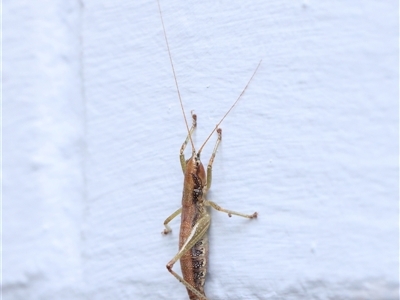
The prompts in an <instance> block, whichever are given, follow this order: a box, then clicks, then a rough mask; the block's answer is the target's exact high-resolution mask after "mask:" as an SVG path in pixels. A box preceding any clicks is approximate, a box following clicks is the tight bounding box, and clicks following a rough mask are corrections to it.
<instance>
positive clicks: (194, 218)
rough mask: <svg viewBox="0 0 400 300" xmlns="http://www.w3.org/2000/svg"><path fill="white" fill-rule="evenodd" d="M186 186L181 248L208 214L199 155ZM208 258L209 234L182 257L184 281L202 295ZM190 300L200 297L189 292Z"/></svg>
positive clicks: (189, 165) (190, 163)
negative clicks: (194, 228)
mask: <svg viewBox="0 0 400 300" xmlns="http://www.w3.org/2000/svg"><path fill="white" fill-rule="evenodd" d="M184 176H185V180H184V182H185V184H184V186H183V195H182V213H181V228H180V233H179V248H180V249H181V248H182V246H183V245H184V243H185V242H186V240H187V238H188V236H190V233H191V231H192V229H193V227H194V226H195V225H196V223H198V221H199V219H200V217H201V216H204V215H205V214H208V213H207V211H206V207H205V205H204V198H203V197H205V194H206V192H207V190H206V187H205V186H204V184H203V183H205V182H207V177H206V172H205V171H204V167H203V164H202V163H201V161H200V159H199V158H198V157H197V155H192V157H191V158H190V159H188V160H187V161H186V171H185V174H184ZM207 259H208V235H207V232H206V233H205V234H204V235H203V237H202V238H200V239H199V240H198V241H197V243H196V244H195V245H194V246H193V247H192V248H191V249H190V250H189V251H187V252H186V253H185V254H183V255H182V257H181V258H180V264H181V270H182V276H183V278H184V279H185V280H186V281H187V282H188V283H189V284H191V285H192V286H193V287H195V288H196V289H197V290H198V291H199V292H200V293H201V294H202V295H204V296H205V293H204V283H205V277H206V272H207ZM187 291H188V294H189V298H190V299H198V297H197V296H196V295H195V294H194V293H193V292H192V291H191V290H190V289H187Z"/></svg>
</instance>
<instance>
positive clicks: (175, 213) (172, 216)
mask: <svg viewBox="0 0 400 300" xmlns="http://www.w3.org/2000/svg"><path fill="white" fill-rule="evenodd" d="M181 212H182V207H181V208H179V209H178V210H177V211H175V212H174V213H173V214H172V215H170V216H169V217H168V218H166V219H165V221H164V226H165V229H164V231H163V232H161V233H164V234H168V233H170V232H171V231H172V229H171V227H169V226H168V223H169V222H171V221H172V219H173V218H175V217H176V216H177V215H179V214H180V213H181Z"/></svg>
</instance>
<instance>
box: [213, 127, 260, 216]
mask: <svg viewBox="0 0 400 300" xmlns="http://www.w3.org/2000/svg"><path fill="white" fill-rule="evenodd" d="M217 133H218V139H217V142H216V143H215V147H214V151H213V153H212V154H211V158H210V161H209V162H208V166H207V190H208V189H210V187H211V182H212V164H213V163H214V158H215V155H216V153H217V150H218V146H219V144H220V142H221V140H222V129H221V128H218V129H217ZM205 205H207V206H211V207H212V208H214V209H216V210H218V211H221V212H224V213H227V214H228V216H229V217H232V215H236V216H240V217H244V218H249V219H252V218H256V217H257V212H255V213H253V214H252V215H247V214H242V213H239V212H235V211H233V210H228V209H225V208H222V207H221V206H219V205H218V204H216V203H215V202H212V201H210V200H206V201H205Z"/></svg>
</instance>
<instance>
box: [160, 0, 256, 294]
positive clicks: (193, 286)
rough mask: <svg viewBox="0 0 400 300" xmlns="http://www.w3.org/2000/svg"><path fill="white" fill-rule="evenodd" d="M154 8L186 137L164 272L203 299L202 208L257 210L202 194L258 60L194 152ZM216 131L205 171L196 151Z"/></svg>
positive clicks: (206, 219) (204, 237)
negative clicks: (174, 244) (225, 124)
mask: <svg viewBox="0 0 400 300" xmlns="http://www.w3.org/2000/svg"><path fill="white" fill-rule="evenodd" d="M158 8H159V12H160V17H161V23H162V26H163V30H164V37H165V42H166V45H167V48H168V54H169V59H170V63H171V68H172V71H173V73H174V80H175V85H176V90H177V93H178V97H179V101H180V104H181V109H182V113H183V117H184V120H185V125H186V129H187V132H188V135H187V137H186V140H185V141H184V143H183V145H182V147H181V150H180V162H181V167H182V171H183V174H184V181H183V195H182V206H181V207H180V208H179V209H178V210H176V211H175V212H174V213H173V214H171V215H170V216H169V217H168V218H167V219H166V220H165V221H164V226H165V229H164V231H163V233H164V234H168V233H169V232H171V228H170V227H169V225H168V223H169V222H170V221H171V220H172V219H174V218H175V217H176V216H177V215H179V214H182V216H181V228H180V233H179V251H178V253H177V254H176V255H175V256H174V257H173V258H172V259H171V260H170V261H169V262H168V264H167V266H166V267H167V269H168V271H169V272H170V273H171V274H172V275H173V276H174V277H175V278H176V279H178V280H179V281H180V282H181V283H182V284H183V285H184V286H185V287H186V289H187V292H188V295H189V298H190V299H191V300H204V299H205V300H207V298H206V296H205V293H204V283H205V278H206V272H207V261H208V237H207V230H208V228H209V226H210V222H211V217H210V215H209V214H208V212H207V209H206V207H207V206H211V207H212V208H214V209H216V210H218V211H221V212H225V213H227V214H228V216H229V217H231V216H232V215H237V216H241V217H244V218H249V219H252V218H256V217H257V213H256V212H255V213H253V214H251V215H247V214H242V213H239V212H235V211H231V210H227V209H224V208H222V207H220V206H219V205H217V204H216V203H214V202H212V201H210V200H207V199H206V194H207V191H208V190H209V189H210V187H211V178H212V164H213V162H214V158H215V154H216V153H217V149H218V145H219V143H220V142H221V139H222V130H221V129H220V128H219V125H220V124H221V123H222V121H223V120H224V119H225V117H226V116H227V115H228V114H229V112H230V111H231V110H232V109H233V107H234V106H235V105H236V103H237V102H238V101H239V99H240V98H241V96H242V95H243V93H244V92H245V90H246V89H247V87H248V85H249V83H250V82H251V80H252V79H253V77H254V75H255V73H256V72H257V70H258V68H259V66H260V64H261V61H260V62H259V64H258V66H257V68H256V69H255V71H254V72H253V75H252V76H251V78H250V80H249V81H248V82H247V85H246V86H245V88H244V89H243V90H242V93H241V94H240V95H239V97H238V98H237V99H236V101H235V102H234V103H233V105H232V106H231V107H230V109H229V110H228V111H227V112H226V113H225V115H224V116H223V117H222V118H221V120H220V121H219V122H218V124H217V125H216V126H215V128H214V130H213V131H212V132H211V133H210V135H209V136H208V138H207V139H206V141H205V142H204V143H203V145H202V146H201V147H200V149H199V151H197V152H196V149H195V147H194V143H193V140H192V133H193V131H194V129H195V128H196V122H197V117H196V115H195V114H192V121H193V124H192V127H191V128H190V129H189V126H188V122H187V119H186V115H185V110H184V108H183V103H182V99H181V95H180V92H179V87H178V81H177V79H176V74H175V69H174V64H173V62H172V57H171V51H170V50H169V45H168V39H167V34H166V32H165V26H164V21H163V18H162V13H161V7H160V3H159V1H158ZM215 131H216V132H217V134H218V139H217V141H216V144H215V146H214V150H213V152H212V155H211V158H210V160H209V162H208V165H207V171H206V170H205V168H204V166H203V164H202V163H201V161H200V153H201V151H202V149H203V147H204V145H205V144H206V143H207V141H208V140H209V139H210V137H211V136H212V135H213V133H214V132H215ZM189 141H190V144H191V146H192V156H191V157H190V158H189V159H188V160H186V159H185V155H184V150H185V148H186V145H187V143H188V142H189ZM178 260H180V264H181V270H182V276H180V275H179V274H177V273H176V272H175V271H174V270H173V269H172V267H173V266H174V264H175V263H176V262H177V261H178Z"/></svg>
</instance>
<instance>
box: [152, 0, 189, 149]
mask: <svg viewBox="0 0 400 300" xmlns="http://www.w3.org/2000/svg"><path fill="white" fill-rule="evenodd" d="M157 3H158V11H159V12H160V17H161V23H162V27H163V31H164V37H165V43H166V44H167V48H168V55H169V61H170V63H171V67H172V72H173V73H174V79H175V85H176V91H177V92H178V97H179V102H180V104H181V109H182V114H183V118H184V119H185V124H186V129H187V132H188V136H189V139H190V143H191V144H192V153H195V152H196V149H195V148H194V144H193V140H192V136H191V134H190V130H189V125H188V122H187V119H186V114H185V109H184V108H183V103H182V98H181V93H180V91H179V86H178V80H177V79H176V73H175V68H174V63H173V62H172V55H171V51H170V49H169V43H168V38H167V33H166V31H165V26H164V20H163V16H162V13H161V6H160V0H157Z"/></svg>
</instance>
